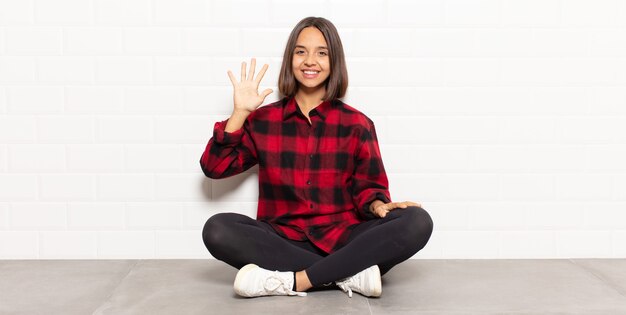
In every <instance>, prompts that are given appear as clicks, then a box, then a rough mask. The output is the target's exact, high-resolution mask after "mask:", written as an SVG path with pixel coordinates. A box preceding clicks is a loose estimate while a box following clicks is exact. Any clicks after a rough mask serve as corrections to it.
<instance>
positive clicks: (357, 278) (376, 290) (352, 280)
mask: <svg viewBox="0 0 626 315" xmlns="http://www.w3.org/2000/svg"><path fill="white" fill-rule="evenodd" d="M335 284H337V286H338V287H339V288H341V290H343V292H348V296H349V297H352V291H355V292H358V293H361V294H363V295H365V296H374V297H378V296H380V295H381V294H382V293H383V286H382V281H381V279H380V269H378V265H374V266H371V267H369V268H367V269H365V270H363V271H361V272H359V273H357V274H356V275H354V276H352V277H348V278H345V279H343V280H339V281H335Z"/></svg>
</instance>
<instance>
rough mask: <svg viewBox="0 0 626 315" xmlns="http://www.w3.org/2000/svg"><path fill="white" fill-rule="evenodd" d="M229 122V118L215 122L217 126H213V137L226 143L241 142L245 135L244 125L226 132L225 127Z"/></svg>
mask: <svg viewBox="0 0 626 315" xmlns="http://www.w3.org/2000/svg"><path fill="white" fill-rule="evenodd" d="M227 123H228V119H226V120H223V121H218V122H216V123H215V126H214V127H213V139H214V140H215V142H216V143H219V144H224V145H228V144H236V143H239V142H241V138H242V137H243V127H241V128H239V129H238V130H235V131H233V132H226V131H225V129H226V124H227Z"/></svg>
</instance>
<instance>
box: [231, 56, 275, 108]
mask: <svg viewBox="0 0 626 315" xmlns="http://www.w3.org/2000/svg"><path fill="white" fill-rule="evenodd" d="M255 67H256V59H255V58H252V60H251V61H250V72H249V73H248V74H247V75H246V62H245V61H244V62H242V63H241V82H237V79H235V76H234V75H233V73H232V72H231V71H230V70H228V77H230V81H231V82H232V83H233V87H234V95H233V99H234V102H235V108H234V111H235V112H241V113H245V114H249V113H251V112H253V111H254V110H255V109H257V108H258V107H259V106H261V104H263V100H265V97H266V96H268V95H270V94H271V93H272V92H273V91H272V89H266V90H265V91H263V93H261V94H259V92H258V89H259V84H260V83H261V79H263V75H264V74H265V71H266V70H267V68H268V67H269V65H268V64H264V65H263V67H262V68H261V71H259V74H258V75H257V77H256V79H255V78H254V70H255V69H254V68H255Z"/></svg>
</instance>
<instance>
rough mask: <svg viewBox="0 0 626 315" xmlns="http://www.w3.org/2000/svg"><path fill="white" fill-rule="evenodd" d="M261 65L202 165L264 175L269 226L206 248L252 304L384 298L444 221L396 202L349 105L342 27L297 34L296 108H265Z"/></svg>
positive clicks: (219, 230) (242, 221) (210, 224)
mask: <svg viewBox="0 0 626 315" xmlns="http://www.w3.org/2000/svg"><path fill="white" fill-rule="evenodd" d="M255 67H256V60H255V59H254V58H252V60H251V64H250V72H249V74H248V75H247V76H246V63H245V62H243V63H242V66H241V81H240V82H237V80H236V78H235V77H234V75H233V74H232V72H231V71H228V75H229V77H230V80H231V82H232V83H233V86H234V110H233V113H232V115H231V116H230V118H229V119H227V120H224V121H220V122H217V123H215V126H214V128H213V137H212V138H211V139H210V140H209V142H208V144H207V146H206V149H205V151H204V153H203V154H202V157H201V159H200V165H201V167H202V171H203V172H204V174H205V175H206V176H207V177H210V178H214V179H217V178H224V177H229V176H232V175H235V174H239V173H241V172H243V171H245V170H247V169H249V168H250V167H252V166H254V165H256V164H257V163H258V164H259V203H258V211H257V218H256V220H255V219H252V218H250V217H248V216H245V215H241V214H237V213H219V214H216V215H213V216H212V217H211V218H209V220H208V221H207V222H206V224H205V226H204V230H203V234H202V236H203V241H204V244H205V245H206V247H207V249H208V250H209V252H210V253H211V254H212V255H213V256H214V257H215V258H216V259H218V260H222V261H224V262H226V263H227V264H229V265H231V266H233V267H235V268H237V269H240V270H239V272H238V273H237V276H236V278H235V283H234V289H235V292H236V293H237V294H239V295H241V296H247V297H253V296H263V295H300V296H303V295H306V291H307V290H309V289H312V288H313V289H315V288H323V287H328V286H332V285H333V284H335V285H336V286H337V287H339V288H341V289H342V290H343V291H345V292H347V293H348V296H350V297H352V291H355V292H359V293H361V294H362V295H364V296H370V297H378V296H380V295H381V293H382V287H381V275H383V274H385V273H386V272H387V271H389V269H391V268H392V267H393V266H395V265H396V264H398V263H400V262H402V261H404V260H406V259H408V258H410V257H411V256H413V255H414V254H415V253H417V252H418V251H419V250H420V249H422V248H423V247H424V246H425V245H426V243H427V242H428V240H429V238H430V235H431V233H432V226H433V223H432V220H431V218H430V216H429V214H428V213H427V212H426V211H425V210H424V209H422V208H421V206H420V204H418V203H415V202H410V201H405V202H391V198H390V195H389V191H388V181H387V175H386V174H385V169H384V166H383V163H382V159H381V157H380V151H379V147H378V142H377V137H376V131H375V128H374V123H373V122H372V120H371V119H369V118H368V117H367V116H366V115H364V114H363V113H361V112H359V111H358V110H356V109H354V108H352V107H351V106H349V105H347V104H345V103H343V102H341V101H340V100H339V98H341V97H343V96H344V94H345V92H346V89H347V86H348V75H347V70H346V64H345V60H344V53H343V46H342V44H341V40H340V38H339V35H338V33H337V30H336V28H335V26H334V25H333V24H332V23H331V22H330V21H328V20H326V19H324V18H320V17H308V18H305V19H303V20H302V21H300V22H299V23H298V24H297V25H296V26H295V28H294V29H293V30H292V32H291V35H290V36H289V39H288V41H287V45H286V48H285V53H284V56H283V63H282V68H281V71H280V77H279V81H278V88H279V90H280V92H281V94H282V95H284V98H282V99H281V100H280V101H278V102H275V103H272V104H269V105H266V106H262V107H259V106H260V105H261V104H262V103H263V100H264V99H265V97H266V96H267V95H269V94H270V93H272V90H271V89H266V90H265V91H263V92H262V93H261V94H258V86H259V84H260V82H261V79H262V78H263V75H264V74H265V71H266V70H267V68H268V65H267V64H265V65H264V66H263V67H262V68H261V70H260V72H259V74H258V75H257V77H256V78H254V71H255Z"/></svg>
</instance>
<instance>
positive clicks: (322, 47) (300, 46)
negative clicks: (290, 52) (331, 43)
mask: <svg viewBox="0 0 626 315" xmlns="http://www.w3.org/2000/svg"><path fill="white" fill-rule="evenodd" d="M296 48H304V49H306V47H304V46H302V45H296ZM317 48H321V49H328V47H326V46H317Z"/></svg>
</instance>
